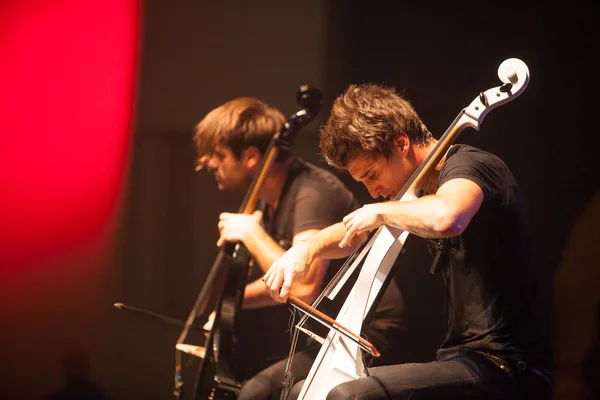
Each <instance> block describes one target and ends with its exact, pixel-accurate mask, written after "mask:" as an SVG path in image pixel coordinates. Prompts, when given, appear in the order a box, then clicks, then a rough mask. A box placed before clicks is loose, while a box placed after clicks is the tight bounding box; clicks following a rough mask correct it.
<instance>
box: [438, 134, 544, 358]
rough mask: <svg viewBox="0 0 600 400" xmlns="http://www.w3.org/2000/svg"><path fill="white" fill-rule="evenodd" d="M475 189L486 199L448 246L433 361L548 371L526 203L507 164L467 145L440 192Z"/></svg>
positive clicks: (446, 171) (452, 159)
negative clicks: (464, 358)
mask: <svg viewBox="0 0 600 400" xmlns="http://www.w3.org/2000/svg"><path fill="white" fill-rule="evenodd" d="M456 178H465V179H468V180H470V181H473V182H475V183H476V184H477V185H478V186H479V187H480V188H481V189H482V191H483V194H484V199H483V203H482V205H481V208H480V209H479V211H478V212H477V213H476V214H475V216H474V217H473V219H472V220H471V222H470V223H469V226H468V227H467V228H466V230H465V231H464V232H463V233H462V234H461V235H460V236H457V237H454V238H451V239H450V240H449V243H450V247H449V251H448V253H447V256H448V258H447V260H446V262H447V263H446V265H445V268H444V269H443V271H442V273H443V276H444V280H445V282H446V290H447V301H448V314H449V315H448V320H447V336H446V339H445V340H444V342H443V344H442V346H441V348H440V350H438V359H448V358H451V357H453V356H455V355H457V354H461V353H462V352H465V351H466V352H467V353H468V351H470V350H475V351H481V352H484V353H486V354H491V355H495V356H499V357H503V358H505V359H515V358H523V359H524V360H526V361H527V362H528V363H533V364H536V365H538V366H550V365H551V357H550V354H551V348H550V347H549V346H548V345H547V343H544V342H543V339H542V337H543V336H542V335H541V332H540V324H539V319H538V317H539V316H538V304H537V289H536V288H537V284H538V275H537V267H536V264H535V263H534V257H533V241H532V235H531V229H530V226H529V222H528V218H527V213H526V207H525V202H524V199H523V196H522V194H521V192H520V190H519V187H518V185H517V182H516V181H515V178H514V177H513V175H512V173H511V172H510V170H509V169H508V167H507V166H506V165H505V163H504V162H503V161H502V160H500V159H499V158H498V157H496V156H495V155H493V154H490V153H488V152H485V151H482V150H479V149H476V148H474V147H471V146H467V145H454V146H452V147H451V149H450V150H449V152H448V157H447V159H446V162H445V165H444V166H443V168H442V170H441V173H440V177H439V185H440V186H441V185H443V184H444V183H445V182H448V181H449V180H451V179H456Z"/></svg>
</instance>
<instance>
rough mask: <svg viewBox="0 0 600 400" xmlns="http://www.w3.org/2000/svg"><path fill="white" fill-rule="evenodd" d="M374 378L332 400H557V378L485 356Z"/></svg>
mask: <svg viewBox="0 0 600 400" xmlns="http://www.w3.org/2000/svg"><path fill="white" fill-rule="evenodd" d="M520 366H521V367H522V365H520ZM369 374H370V376H368V377H365V378H361V379H357V380H353V381H349V382H346V383H342V384H340V385H338V386H336V387H334V388H333V389H332V390H331V391H330V392H329V394H328V395H327V400H342V399H343V400H351V399H352V400H376V399H381V400H383V399H386V400H387V399H394V400H396V399H410V400H424V399H428V400H429V399H461V400H468V399H481V400H483V399H485V400H493V399H507V400H508V399H510V400H513V399H514V400H525V399H527V400H530V399H532V400H535V399H540V400H546V399H548V400H549V399H551V398H552V376H551V374H550V373H548V372H547V371H541V370H537V369H532V368H528V367H526V368H525V369H520V368H516V366H512V365H509V364H508V363H507V364H505V365H504V366H503V367H501V366H500V365H499V364H497V363H494V362H492V361H490V360H489V359H488V358H486V357H483V356H469V357H456V358H453V359H451V360H448V361H433V362H429V363H419V364H414V363H413V364H398V365H391V366H383V367H375V368H370V369H369ZM302 383H303V382H298V383H297V384H296V385H294V387H293V389H292V391H291V393H290V396H289V397H288V399H296V398H297V397H298V395H299V394H300V389H301V387H302Z"/></svg>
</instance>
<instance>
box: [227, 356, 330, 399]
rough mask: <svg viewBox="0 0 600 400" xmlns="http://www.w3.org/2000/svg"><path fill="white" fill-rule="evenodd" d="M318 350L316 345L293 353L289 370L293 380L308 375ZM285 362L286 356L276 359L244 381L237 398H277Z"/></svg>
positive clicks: (283, 374)
mask: <svg viewBox="0 0 600 400" xmlns="http://www.w3.org/2000/svg"><path fill="white" fill-rule="evenodd" d="M319 350H320V347H319V346H316V347H313V348H311V349H309V350H304V351H300V352H297V353H296V354H295V355H294V361H293V363H292V369H291V372H292V374H293V375H294V379H295V381H299V380H302V379H304V378H306V377H307V376H308V373H309V372H310V368H311V367H312V364H313V362H314V361H315V358H316V356H317V354H318V353H319ZM286 363H287V358H285V359H283V360H281V361H278V362H276V363H275V364H273V365H271V366H269V367H267V368H265V369H264V370H262V371H261V372H259V373H258V374H257V375H255V376H253V377H252V378H251V379H249V380H247V381H246V382H244V384H243V386H242V389H241V390H240V393H239V394H238V396H237V400H267V399H269V400H271V399H273V400H275V399H277V400H278V399H279V396H280V393H281V387H282V382H283V379H284V376H285V366H286Z"/></svg>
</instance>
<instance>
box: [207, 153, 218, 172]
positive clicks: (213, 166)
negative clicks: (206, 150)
mask: <svg viewBox="0 0 600 400" xmlns="http://www.w3.org/2000/svg"><path fill="white" fill-rule="evenodd" d="M206 166H207V167H208V169H210V170H215V169H217V168H218V167H219V162H218V161H217V158H216V157H215V156H211V157H210V158H209V159H208V162H207V163H206Z"/></svg>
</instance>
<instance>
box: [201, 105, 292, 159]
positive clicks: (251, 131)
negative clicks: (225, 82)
mask: <svg viewBox="0 0 600 400" xmlns="http://www.w3.org/2000/svg"><path fill="white" fill-rule="evenodd" d="M285 121H286V119H285V117H284V115H283V114H282V113H281V112H280V111H279V110H277V109H276V108H274V107H269V106H268V105H267V104H265V103H264V102H263V101H261V100H259V99H257V98H254V97H238V98H236V99H233V100H230V101H228V102H227V103H225V104H223V105H221V106H219V107H217V108H215V109H214V110H212V111H211V112H209V113H208V114H207V115H206V116H205V117H204V119H202V121H200V122H199V123H198V125H196V127H195V132H194V137H193V141H194V144H195V146H196V153H197V156H198V167H199V168H202V167H203V166H204V165H205V164H206V162H208V160H209V159H210V157H211V155H212V153H213V151H214V149H215V146H217V145H218V144H225V145H227V146H228V147H229V148H231V151H232V152H233V154H234V156H235V157H236V158H238V159H239V157H240V155H241V152H242V150H243V149H246V148H248V147H250V146H256V147H257V148H258V149H259V150H260V152H261V153H262V154H264V152H265V151H266V149H267V147H268V146H269V142H270V141H271V138H272V137H273V135H275V134H276V133H277V132H279V131H280V130H281V129H282V128H283V126H284V124H285Z"/></svg>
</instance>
